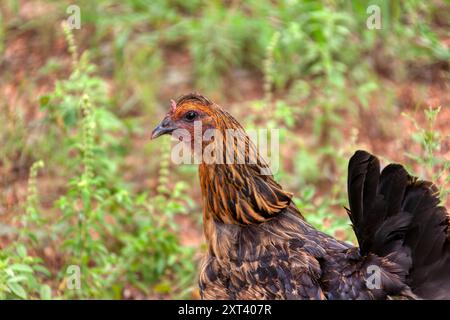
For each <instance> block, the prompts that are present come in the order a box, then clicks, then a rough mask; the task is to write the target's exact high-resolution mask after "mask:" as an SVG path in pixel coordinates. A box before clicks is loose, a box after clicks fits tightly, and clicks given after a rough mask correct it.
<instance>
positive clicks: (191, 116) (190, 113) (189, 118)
mask: <svg viewBox="0 0 450 320" xmlns="http://www.w3.org/2000/svg"><path fill="white" fill-rule="evenodd" d="M196 117H197V112H195V111H188V112H187V113H186V114H185V115H184V118H185V119H186V120H187V121H193V120H194V119H195V118H196Z"/></svg>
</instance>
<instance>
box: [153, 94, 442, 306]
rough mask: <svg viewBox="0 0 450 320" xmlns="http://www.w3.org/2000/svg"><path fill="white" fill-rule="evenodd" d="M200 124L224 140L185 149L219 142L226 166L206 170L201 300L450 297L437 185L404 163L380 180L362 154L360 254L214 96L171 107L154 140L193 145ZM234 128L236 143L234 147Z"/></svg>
mask: <svg viewBox="0 0 450 320" xmlns="http://www.w3.org/2000/svg"><path fill="white" fill-rule="evenodd" d="M195 123H197V124H201V131H200V135H204V134H205V133H206V132H207V130H209V129H215V130H217V132H219V133H221V134H222V137H225V138H223V139H222V140H221V139H218V138H217V136H214V139H210V140H209V141H206V142H205V141H203V140H202V141H200V142H197V140H196V139H191V140H188V139H187V140H186V141H185V142H186V143H188V144H190V147H191V148H192V149H196V150H201V151H205V150H206V148H208V146H210V144H211V143H213V142H214V143H215V144H216V145H215V149H213V150H215V151H214V152H213V153H212V154H213V155H214V156H215V157H216V156H217V157H216V158H214V159H216V160H217V159H219V160H220V161H215V162H212V163H211V162H208V163H206V162H202V163H200V166H199V175H200V187H201V190H202V197H203V223H204V233H205V237H206V240H207V242H208V253H207V255H206V257H205V259H204V262H203V265H202V267H201V272H200V279H199V286H200V291H201V296H202V298H204V299H387V298H390V297H403V298H426V299H450V241H449V238H448V235H447V229H448V226H449V221H448V215H447V212H446V209H445V208H444V207H442V206H439V199H438V197H437V191H436V188H435V187H434V186H433V185H432V184H431V183H430V182H426V181H420V180H417V179H416V178H414V177H412V176H410V175H409V174H408V173H407V172H406V170H405V169H404V168H403V167H402V166H401V165H397V164H391V165H388V166H387V167H386V168H384V169H383V171H382V172H381V173H380V164H379V161H378V159H377V158H376V157H374V156H373V155H371V154H369V153H367V152H365V151H357V152H356V153H355V154H354V155H353V157H352V158H351V159H350V162H349V167H348V195H349V207H350V209H348V210H347V211H348V214H349V217H350V219H351V222H352V225H353V229H354V231H355V234H356V237H357V239H358V243H359V247H353V246H351V245H349V244H347V243H344V242H341V241H338V240H336V239H334V238H333V237H331V236H329V235H327V234H324V233H322V232H320V231H318V230H316V229H315V228H314V227H312V226H311V225H310V224H308V222H306V221H305V220H304V218H303V217H302V215H301V214H300V212H299V210H298V209H297V207H296V206H295V204H294V203H293V202H292V194H291V193H289V192H286V191H284V190H283V188H282V187H281V186H280V185H279V184H278V183H277V182H276V181H275V180H274V178H273V176H272V175H271V174H267V172H268V171H267V170H269V169H268V166H267V164H266V162H265V161H264V159H262V157H261V156H260V155H259V154H258V152H257V151H255V150H256V148H255V146H254V145H253V143H252V142H251V140H250V139H249V137H248V135H247V134H246V133H245V131H244V129H243V128H242V127H241V126H240V124H239V123H238V122H237V121H236V120H235V119H234V118H233V117H232V116H231V115H230V114H228V113H227V112H226V111H225V110H223V109H222V108H221V107H219V106H218V105H217V104H215V103H213V102H211V101H210V100H208V99H207V98H205V97H203V96H200V95H196V94H189V95H185V96H183V97H181V98H179V99H178V101H177V102H173V103H172V107H171V110H170V111H169V113H168V114H167V115H166V117H165V118H164V119H163V121H162V122H161V123H160V124H159V125H158V127H157V128H155V130H154V131H153V133H152V138H156V137H158V136H160V135H163V134H173V135H175V132H176V131H177V130H184V132H187V133H189V136H190V137H194V138H195V137H197V136H198V134H199V133H198V132H196V131H195ZM229 129H232V130H235V131H236V132H239V134H238V135H237V139H235V138H233V139H230V138H228V141H227V138H226V137H227V135H226V131H227V130H229ZM185 139H186V138H185ZM189 141H190V142H189ZM220 146H223V147H224V148H223V149H220ZM230 146H231V149H232V151H233V152H235V154H234V155H232V156H231V157H232V159H234V160H236V159H237V158H235V155H236V157H237V156H242V157H243V159H244V160H245V161H244V162H243V163H242V162H237V163H236V161H234V162H233V161H227V159H229V158H227V157H228V156H229V149H230V148H229V147H230ZM197 147H198V148H197ZM227 147H228V149H227ZM224 149H226V151H225V152H223V154H219V152H218V150H222V151H223V150H224ZM242 150H243V151H242ZM252 157H253V158H252ZM241 159H242V158H241ZM231 162H233V163H231ZM263 173H264V174H263Z"/></svg>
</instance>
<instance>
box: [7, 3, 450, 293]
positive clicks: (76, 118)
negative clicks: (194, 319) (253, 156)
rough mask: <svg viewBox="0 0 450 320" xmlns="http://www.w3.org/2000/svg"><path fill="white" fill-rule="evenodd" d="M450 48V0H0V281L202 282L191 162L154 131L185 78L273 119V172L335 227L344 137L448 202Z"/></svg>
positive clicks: (25, 285)
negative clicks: (276, 158) (183, 161)
mask: <svg viewBox="0 0 450 320" xmlns="http://www.w3.org/2000/svg"><path fill="white" fill-rule="evenodd" d="M70 5H75V6H76V7H73V6H72V7H70V9H69V6H70ZM370 5H375V7H373V6H372V7H371V8H369V6H370ZM73 8H75V11H73V10H74V9H73ZM77 8H78V9H79V13H80V19H81V20H80V28H79V29H78V28H75V29H71V28H70V26H71V24H70V23H68V24H66V27H63V25H62V22H63V21H67V19H69V20H70V19H72V20H70V21H71V22H73V21H74V20H73V19H74V17H75V18H76V12H77ZM374 8H375V9H374ZM377 13H379V17H378V18H380V19H381V20H376V19H377V16H376V15H377ZM74 14H75V16H74ZM374 15H375V16H374ZM374 19H375V20H374ZM377 21H378V22H380V23H381V25H379V24H377ZM379 27H381V28H379ZM449 61H450V2H449V1H447V0H430V1H420V0H419V1H415V0H410V1H402V2H400V1H387V0H385V1H376V0H372V1H365V0H361V1H331V0H330V1H308V0H297V1H296V0H247V1H240V0H229V1H217V0H213V1H203V0H168V1H163V0H148V1H145V0H127V1H125V0H99V1H87V0H86V1H84V0H80V1H76V0H74V1H50V0H47V1H44V0H35V1H25V0H2V1H1V3H0V97H1V99H0V299H25V298H32V299H74V298H76V299H79V298H100V299H103V298H110V299H147V298H150V299H177V298H188V299H196V298H198V292H197V289H196V287H197V284H196V276H197V269H198V267H197V266H198V263H199V259H200V257H201V255H202V253H203V252H204V251H205V249H206V247H205V243H204V239H203V235H202V227H201V202H200V188H199V187H198V181H197V180H198V178H197V171H196V170H197V168H196V166H194V165H192V166H190V165H183V166H175V165H174V164H172V163H171V162H170V139H169V138H168V137H165V138H161V139H158V140H157V141H150V132H151V130H152V128H153V127H154V126H155V125H156V124H157V122H158V121H159V120H160V119H161V118H162V116H163V115H164V114H165V112H166V111H167V110H168V108H169V100H170V99H172V98H177V97H178V96H180V95H182V94H185V93H189V92H198V93H201V94H203V95H206V96H208V97H210V98H211V99H213V100H214V101H215V102H216V103H218V104H220V105H222V106H223V107H224V108H226V109H227V110H228V111H230V112H231V113H232V114H233V115H234V116H235V117H236V118H237V119H238V120H239V121H240V122H241V123H242V124H243V125H244V127H246V128H278V129H280V130H281V134H280V137H281V146H280V153H281V154H280V159H282V166H281V170H279V172H278V173H277V174H276V179H277V180H278V181H279V182H280V183H281V184H282V185H283V186H284V188H285V189H287V190H289V191H291V192H294V194H295V197H296V199H295V201H296V203H297V205H298V206H299V208H300V210H301V211H302V213H303V214H304V215H305V216H306V218H307V219H308V220H309V221H310V222H311V223H312V224H313V225H315V226H316V227H318V228H320V229H321V230H324V231H326V232H327V233H330V234H333V235H334V236H335V237H337V238H339V239H341V240H345V241H349V242H354V241H355V239H354V236H353V233H352V230H351V227H350V226H349V220H348V219H347V217H346V214H345V210H344V209H343V206H345V205H346V204H347V194H346V177H347V172H346V166H347V161H348V159H349V157H350V156H351V155H352V153H353V152H354V151H355V150H356V149H357V148H364V149H366V150H368V151H370V152H372V153H375V154H377V155H378V156H380V158H381V159H382V162H383V164H387V163H388V162H389V161H396V162H401V163H403V164H405V165H406V166H407V167H408V169H409V170H410V171H411V172H412V173H413V174H415V175H417V176H420V177H422V178H427V179H432V180H433V181H435V182H436V183H437V184H438V185H439V187H440V188H441V189H440V190H441V197H442V198H441V199H443V202H444V203H446V204H447V206H448V205H449V201H448V197H447V195H448V193H449V191H450V176H449V168H450V163H449V162H450V141H449V137H450V125H449V123H450V109H449V106H450V90H449V83H450V82H449V80H450V73H449ZM74 277H75V278H74Z"/></svg>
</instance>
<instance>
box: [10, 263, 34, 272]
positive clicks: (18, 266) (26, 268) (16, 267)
mask: <svg viewBox="0 0 450 320" xmlns="http://www.w3.org/2000/svg"><path fill="white" fill-rule="evenodd" d="M9 268H10V269H11V270H14V271H19V272H26V273H33V268H31V267H30V266H28V265H26V264H21V263H16V264H13V265H12V266H10V267H9Z"/></svg>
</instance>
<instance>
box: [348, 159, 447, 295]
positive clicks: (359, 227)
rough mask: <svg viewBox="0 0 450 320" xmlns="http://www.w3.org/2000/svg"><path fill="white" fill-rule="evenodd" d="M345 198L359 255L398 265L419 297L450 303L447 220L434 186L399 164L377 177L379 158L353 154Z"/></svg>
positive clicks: (388, 168) (378, 174)
mask: <svg viewBox="0 0 450 320" xmlns="http://www.w3.org/2000/svg"><path fill="white" fill-rule="evenodd" d="M348 194H349V203H350V210H348V213H349V216H350V219H351V221H352V224H353V229H354V230H355V234H356V237H357V239H358V243H359V246H360V252H361V254H362V255H367V254H368V253H374V254H377V255H378V256H381V257H388V258H389V259H390V260H392V261H394V262H396V263H398V264H399V266H400V267H401V268H403V270H404V272H405V273H406V275H407V276H406V279H407V284H408V285H409V286H410V287H411V289H412V290H413V292H414V293H415V294H417V295H418V296H420V297H422V298H428V299H450V240H449V237H448V234H447V232H448V226H449V220H448V214H447V211H446V209H445V208H444V207H442V206H439V202H440V201H439V198H438V192H437V189H436V187H435V186H434V185H433V184H432V183H430V182H427V181H420V180H417V179H416V178H414V177H412V176H410V175H409V174H408V173H407V172H406V170H405V169H404V168H403V167H402V166H401V165H398V164H390V165H388V166H387V167H386V168H384V170H383V171H382V172H381V174H380V164H379V161H378V159H377V158H376V157H374V156H373V155H371V154H369V153H367V152H365V151H357V152H356V153H355V154H354V155H353V157H352V158H351V159H350V163H349V168H348Z"/></svg>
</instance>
